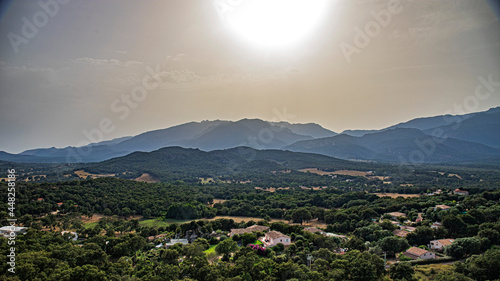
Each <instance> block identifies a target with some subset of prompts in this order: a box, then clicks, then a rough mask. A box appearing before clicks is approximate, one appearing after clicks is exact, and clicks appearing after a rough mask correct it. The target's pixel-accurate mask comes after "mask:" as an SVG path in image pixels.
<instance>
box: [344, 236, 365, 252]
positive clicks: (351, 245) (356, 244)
mask: <svg viewBox="0 0 500 281" xmlns="http://www.w3.org/2000/svg"><path fill="white" fill-rule="evenodd" d="M345 247H346V248H348V249H349V250H359V251H366V250H368V247H367V246H366V245H365V241H363V239H361V238H359V237H353V238H352V239H351V240H349V241H347V242H346V243H345Z"/></svg>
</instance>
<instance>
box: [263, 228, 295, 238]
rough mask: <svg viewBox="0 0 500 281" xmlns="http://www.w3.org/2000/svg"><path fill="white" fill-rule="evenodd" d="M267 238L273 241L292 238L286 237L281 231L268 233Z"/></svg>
mask: <svg viewBox="0 0 500 281" xmlns="http://www.w3.org/2000/svg"><path fill="white" fill-rule="evenodd" d="M266 237H269V238H271V239H276V238H280V237H286V238H290V236H288V235H285V234H283V233H281V232H279V231H274V230H273V231H269V232H268V233H266Z"/></svg>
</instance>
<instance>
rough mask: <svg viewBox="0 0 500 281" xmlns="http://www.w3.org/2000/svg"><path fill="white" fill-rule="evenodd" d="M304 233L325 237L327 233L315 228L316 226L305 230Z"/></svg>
mask: <svg viewBox="0 0 500 281" xmlns="http://www.w3.org/2000/svg"><path fill="white" fill-rule="evenodd" d="M304 231H307V232H311V233H317V234H321V235H325V232H324V231H323V230H321V229H319V228H317V227H314V226H311V227H306V228H304Z"/></svg>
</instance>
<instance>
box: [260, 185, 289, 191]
mask: <svg viewBox="0 0 500 281" xmlns="http://www.w3.org/2000/svg"><path fill="white" fill-rule="evenodd" d="M255 189H259V190H264V191H268V192H276V190H280V189H284V190H287V189H290V187H278V188H275V187H270V188H262V187H258V186H256V187H255Z"/></svg>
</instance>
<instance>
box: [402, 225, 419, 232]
mask: <svg viewBox="0 0 500 281" xmlns="http://www.w3.org/2000/svg"><path fill="white" fill-rule="evenodd" d="M401 229H404V230H406V231H409V232H412V231H415V229H417V228H416V227H413V226H407V225H402V226H401Z"/></svg>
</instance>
